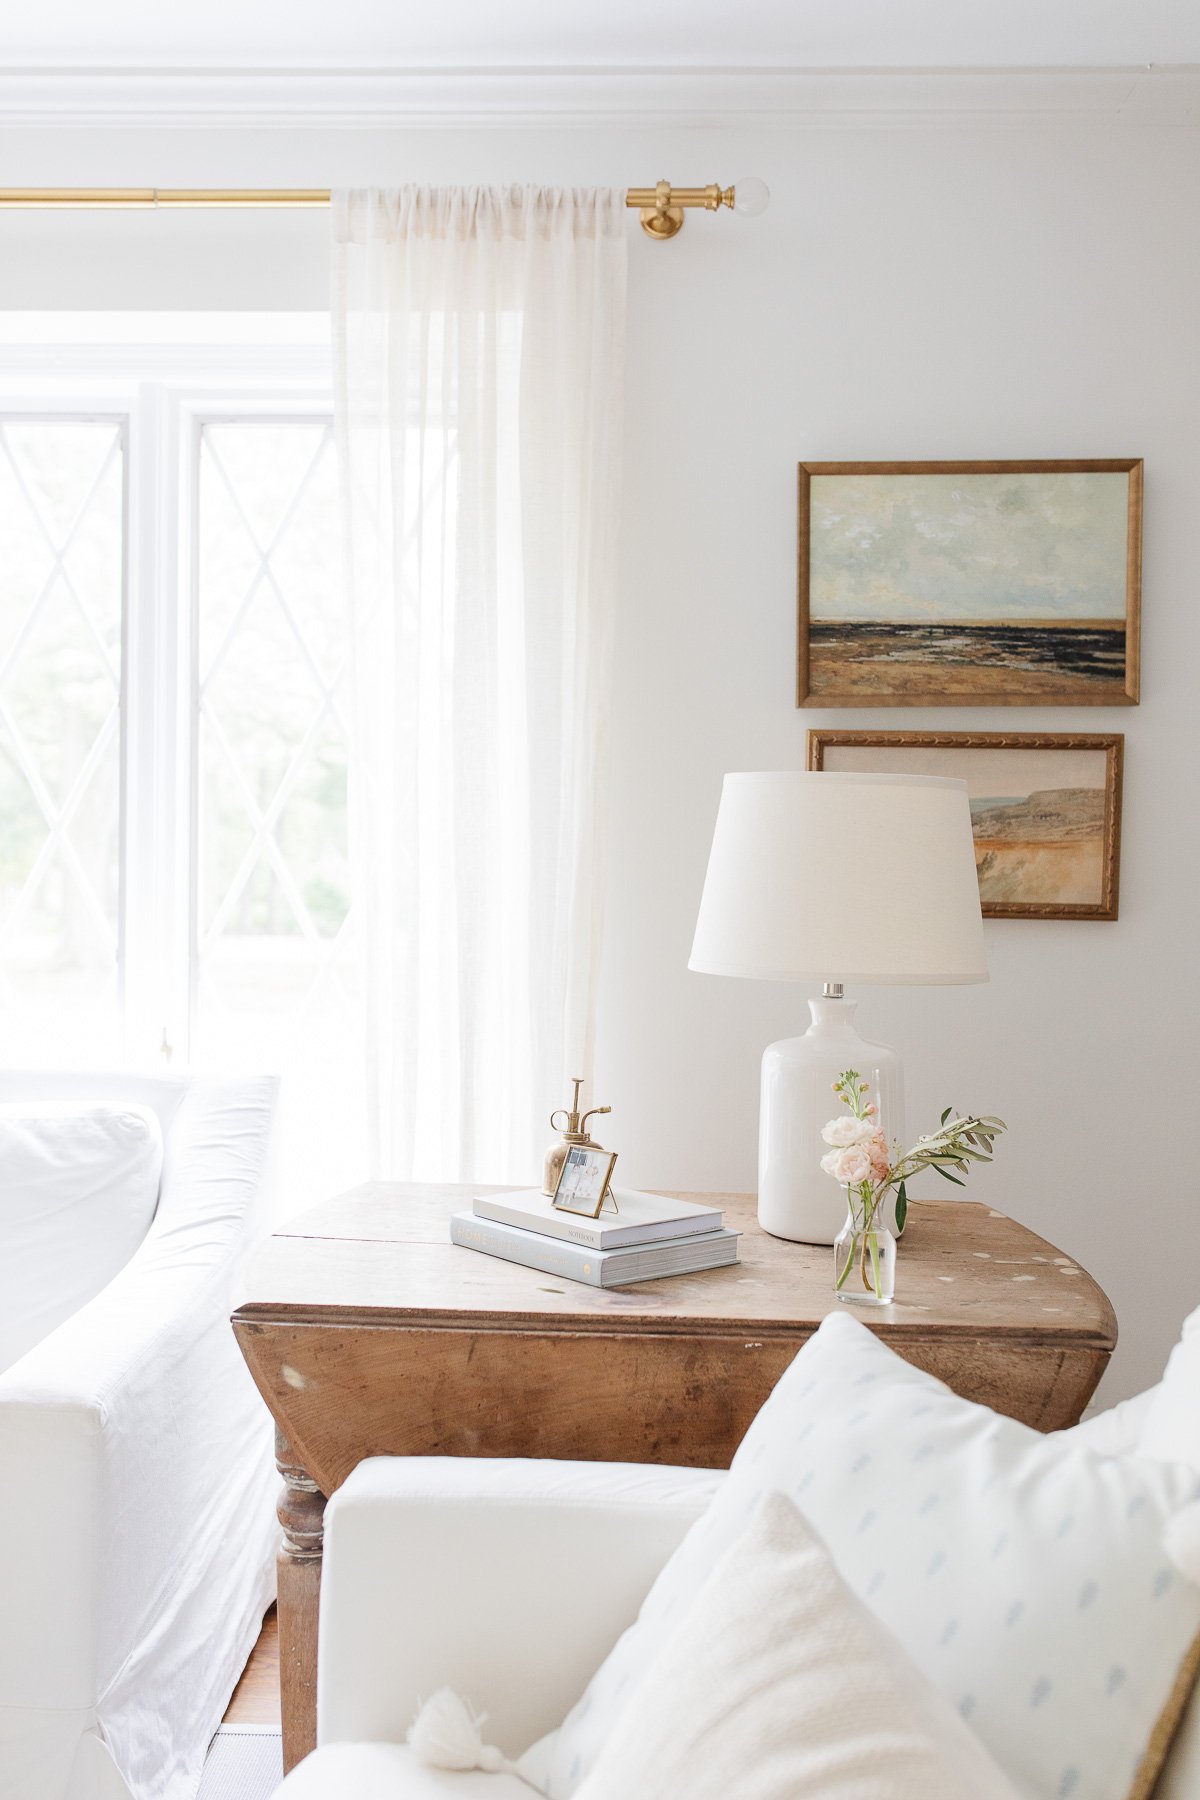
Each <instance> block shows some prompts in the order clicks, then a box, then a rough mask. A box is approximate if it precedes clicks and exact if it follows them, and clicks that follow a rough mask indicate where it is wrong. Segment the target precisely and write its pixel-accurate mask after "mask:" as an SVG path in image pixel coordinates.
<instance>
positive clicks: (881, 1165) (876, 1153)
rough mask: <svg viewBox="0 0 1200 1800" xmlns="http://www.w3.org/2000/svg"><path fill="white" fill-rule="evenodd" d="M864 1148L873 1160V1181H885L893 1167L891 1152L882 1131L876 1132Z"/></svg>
mask: <svg viewBox="0 0 1200 1800" xmlns="http://www.w3.org/2000/svg"><path fill="white" fill-rule="evenodd" d="M863 1148H864V1149H865V1150H866V1153H867V1155H868V1156H869V1157H870V1159H871V1179H872V1181H882V1180H884V1178H885V1177H886V1175H887V1172H888V1170H889V1169H890V1168H891V1166H892V1159H891V1152H890V1151H889V1150H888V1141H887V1139H886V1138H885V1137H884V1135H883V1133H882V1131H876V1132H874V1133H873V1134H872V1136H871V1137H870V1139H869V1140H868V1142H867V1143H866V1144H865V1145H864V1146H863Z"/></svg>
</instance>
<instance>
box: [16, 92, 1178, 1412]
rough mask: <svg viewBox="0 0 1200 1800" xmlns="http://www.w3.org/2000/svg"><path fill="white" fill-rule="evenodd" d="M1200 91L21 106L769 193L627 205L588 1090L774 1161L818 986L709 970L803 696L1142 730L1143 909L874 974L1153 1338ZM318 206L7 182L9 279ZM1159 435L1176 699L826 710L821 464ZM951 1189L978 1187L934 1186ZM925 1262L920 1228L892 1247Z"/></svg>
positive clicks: (46, 146) (885, 1030) (265, 250)
mask: <svg viewBox="0 0 1200 1800" xmlns="http://www.w3.org/2000/svg"><path fill="white" fill-rule="evenodd" d="M1198 151H1200V131H1197V130H1195V129H1190V128H1174V127H1171V128H1167V127H1158V126H1140V127H1135V126H1128V125H1121V126H1118V125H1111V124H1109V125H1105V124H1103V123H1096V122H1085V123H1080V124H1075V125H1069V124H1066V123H1061V122H1041V123H1037V122H1034V123H1030V124H1027V125H1023V126H1020V127H1017V126H1007V125H1006V126H1000V125H994V124H985V125H982V126H980V127H978V128H969V129H968V128H963V127H959V126H949V125H942V126H938V127H936V128H930V129H918V128H912V127H898V128H894V129H870V128H866V127H863V128H857V129H849V128H840V129H838V128H828V129H794V130H791V129H789V130H771V131H769V132H764V133H762V134H761V135H753V134H749V133H746V132H741V131H736V132H735V131H721V132H708V131H701V130H688V129H683V128H680V129H677V130H674V131H671V132H662V133H655V132H651V131H648V130H641V129H638V128H628V129H619V130H618V129H611V130H604V131H592V130H576V129H565V130H558V131H556V130H552V129H546V130H543V131H536V132H535V131H518V130H503V129H497V130H492V131H486V132H485V131H471V132H466V131H463V132H449V131H430V132H423V133H419V132H400V133H394V134H386V133H362V134H357V133H347V132H338V133H326V134H320V133H317V134H307V135H300V134H293V133H289V132H282V131H281V132H277V133H268V134H256V135H253V136H251V135H249V134H244V135H238V134H234V133H230V132H222V133H217V134H214V135H213V136H211V137H210V138H208V139H205V138H204V137H203V136H202V135H199V134H195V133H190V132H178V133H161V134H154V135H151V134H145V135H139V134H138V133H136V132H110V133H103V134H97V135H95V136H93V137H90V138H88V137H84V136H72V135H71V134H65V133H50V132H29V133H26V134H17V133H8V134H6V135H5V134H0V169H2V171H3V180H4V181H5V182H7V183H11V184H18V183H29V184H33V183H38V184H41V183H51V182H62V183H83V182H87V183H98V182H114V183H124V182H128V183H136V184H147V183H157V184H159V185H171V184H179V185H193V184H212V183H225V182H229V183H236V184H239V185H260V184H269V183H275V182H280V183H288V184H299V185H307V184H310V183H311V184H314V185H326V184H329V183H333V184H335V185H336V184H341V183H356V182H366V181H371V182H377V183H381V184H387V183H391V182H397V181H401V180H406V179H425V178H427V179H438V180H447V181H472V180H482V181H495V180H507V179H535V180H546V181H564V182H567V181H580V182H614V183H622V184H624V183H626V182H638V183H641V182H649V181H653V180H655V179H656V178H657V177H658V176H659V175H661V174H667V175H670V176H671V177H673V178H674V179H675V180H677V181H684V182H692V181H696V182H702V181H706V180H710V179H718V178H719V179H721V180H724V181H728V180H731V179H733V178H734V177H736V176H737V175H739V174H742V173H758V174H761V175H763V176H765V177H766V179H767V180H768V181H769V183H770V185H771V188H772V191H773V195H774V199H773V203H772V207H771V210H770V212H769V213H768V214H767V215H766V216H765V218H763V219H762V220H760V221H757V222H755V223H753V224H743V223H742V222H741V221H735V220H732V219H730V218H728V216H726V217H723V218H721V219H720V220H712V219H708V218H703V217H694V218H693V219H691V220H690V221H689V223H688V226H687V229H686V230H685V232H684V233H683V236H682V237H681V238H680V239H679V240H678V241H676V242H675V243H673V244H670V245H654V244H651V243H650V242H649V241H648V240H645V239H644V238H643V237H642V235H641V234H640V233H639V232H637V231H636V228H635V227H633V226H632V223H631V256H632V267H631V284H630V354H629V386H628V457H627V502H626V517H625V549H624V561H623V575H622V592H621V620H620V629H619V634H618V658H617V692H616V705H615V716H614V771H613V784H612V832H611V874H610V880H609V891H608V939H607V948H606V956H605V965H604V975H603V992H602V1024H601V1041H600V1047H599V1067H598V1093H597V1097H598V1098H599V1099H601V1100H604V1101H609V1102H611V1103H612V1105H613V1107H614V1115H613V1121H612V1128H611V1133H610V1134H609V1135H610V1141H611V1142H612V1143H613V1144H614V1145H615V1146H616V1147H617V1148H618V1149H619V1150H620V1151H621V1158H622V1161H621V1167H622V1169H623V1171H624V1174H625V1178H626V1179H627V1180H630V1181H634V1182H641V1183H646V1184H651V1185H653V1184H663V1185H667V1184H671V1185H676V1186H680V1187H696V1188H726V1189H733V1188H750V1187H752V1186H753V1184H754V1164H755V1133H756V1110H757V1065H758V1058H759V1055H760V1052H761V1050H762V1047H763V1045H764V1044H765V1043H767V1042H768V1041H769V1040H770V1039H771V1038H773V1037H777V1036H781V1035H785V1034H789V1033H791V1032H792V1031H794V1030H797V1029H801V1028H802V1014H803V1005H802V996H801V995H800V994H798V993H795V992H792V991H790V990H788V989H787V988H785V987H782V986H781V987H770V986H760V985H758V984H753V983H742V982H726V981H721V980H717V979H710V978H706V977H701V976H695V975H690V974H689V973H688V972H687V969H686V961H687V954H688V949H689V945H690V941H691V931H692V926H693V923H694V917H695V908H696V902H697V899H698V896H699V891H700V884H701V880H702V877H703V871H704V865H705V859H706V856H707V849H708V840H709V834H710V830H711V825H712V820H713V816H714V812H715V808H716V801H717V795H718V791H719V786H720V778H721V775H722V773H723V772H724V771H725V770H727V769H738V768H742V769H752V768H772V767H799V766H802V764H803V760H804V749H805V744H804V737H805V730H806V728H807V727H808V726H810V725H822V724H823V725H836V724H850V723H854V724H858V725H870V724H876V725H886V726H890V727H902V726H906V725H911V726H924V727H931V726H941V727H943V728H956V727H957V728H967V727H975V728H993V729H994V728H998V727H999V726H1005V727H1011V728H1013V729H1041V730H1065V729H1076V730H1078V729H1092V730H1102V729H1114V728H1115V729H1119V730H1123V731H1125V732H1126V734H1127V745H1126V751H1127V768H1126V785H1125V825H1124V836H1123V868H1122V883H1121V889H1122V892H1121V919H1120V921H1119V923H1117V924H1111V925H1109V924H1092V923H1063V924H1052V923H1026V922H1010V921H1005V922H995V923H992V924H990V925H989V926H988V938H989V946H990V956H991V966H992V982H991V985H990V986H989V987H986V988H967V989H961V990H954V989H930V990H911V991H904V990H884V989H880V990H876V991H875V992H873V993H868V994H864V995H863V996H862V1007H861V1010H860V1019H861V1022H862V1024H863V1026H864V1029H865V1031H866V1032H867V1034H868V1035H872V1034H874V1035H877V1036H879V1037H881V1038H883V1039H884V1040H885V1041H887V1042H891V1043H893V1044H896V1045H897V1046H898V1047H900V1048H902V1049H904V1051H905V1052H906V1054H907V1057H908V1070H909V1119H910V1125H911V1126H913V1127H914V1128H919V1127H920V1126H921V1125H922V1124H923V1122H924V1120H926V1119H930V1118H932V1117H933V1116H934V1115H935V1113H936V1112H938V1111H940V1109H941V1108H942V1107H943V1106H944V1105H946V1104H947V1103H948V1102H953V1103H954V1104H955V1105H957V1106H961V1107H978V1108H982V1109H986V1110H989V1111H993V1110H994V1111H997V1112H999V1113H1001V1114H1002V1115H1003V1116H1004V1117H1005V1118H1007V1120H1008V1121H1009V1123H1010V1126H1011V1128H1012V1129H1011V1135H1010V1136H1009V1137H1008V1138H1007V1139H1005V1140H1004V1141H1003V1142H1002V1144H1001V1146H1000V1149H999V1155H998V1160H997V1163H996V1166H995V1167H994V1168H993V1169H991V1170H988V1171H984V1172H983V1173H981V1174H979V1175H977V1176H976V1177H975V1178H974V1179H973V1182H972V1191H973V1194H974V1196H975V1197H977V1198H986V1199H987V1200H989V1201H990V1202H991V1203H993V1204H995V1205H998V1206H1001V1207H1003V1208H1005V1209H1006V1210H1007V1211H1010V1212H1012V1213H1013V1214H1015V1215H1016V1216H1017V1217H1018V1218H1020V1219H1022V1220H1024V1221H1025V1222H1026V1223H1028V1224H1030V1225H1032V1226H1033V1227H1034V1228H1035V1229H1037V1230H1039V1231H1041V1232H1043V1233H1044V1234H1045V1235H1046V1236H1048V1237H1049V1238H1051V1239H1052V1240H1054V1241H1055V1242H1056V1243H1057V1244H1059V1245H1060V1246H1062V1247H1063V1248H1064V1249H1066V1250H1067V1251H1069V1252H1071V1253H1072V1254H1074V1255H1077V1256H1078V1257H1080V1258H1081V1260H1082V1261H1083V1262H1085V1263H1086V1264H1087V1266H1088V1267H1089V1268H1090V1269H1091V1270H1092V1271H1093V1272H1094V1273H1095V1274H1096V1276H1097V1277H1098V1278H1099V1280H1100V1281H1101V1282H1102V1283H1103V1284H1104V1286H1105V1287H1106V1288H1107V1290H1108V1292H1109V1293H1110V1295H1111V1296H1112V1298H1113V1301H1114V1303H1115V1305H1116V1308H1117V1312H1118V1315H1119V1317H1120V1320H1121V1325H1122V1331H1123V1341H1122V1346H1121V1348H1120V1350H1119V1351H1118V1355H1117V1359H1116V1363H1115V1366H1114V1368H1113V1371H1112V1373H1111V1374H1110V1376H1109V1378H1108V1381H1107V1384H1106V1390H1105V1391H1106V1393H1107V1394H1108V1395H1109V1396H1110V1397H1112V1398H1116V1397H1119V1396H1120V1395H1121V1394H1124V1393H1127V1392H1131V1391H1133V1390H1134V1389H1136V1388H1137V1387H1139V1386H1142V1385H1145V1384H1146V1383H1147V1382H1148V1381H1150V1380H1151V1379H1153V1377H1154V1375H1155V1373H1156V1372H1157V1370H1158V1369H1159V1368H1160V1367H1161V1364H1162V1361H1163V1358H1164V1355H1165V1353H1166V1350H1167V1349H1168V1347H1169V1344H1170V1342H1171V1341H1172V1340H1173V1338H1174V1335H1175V1333H1176V1330H1177V1327H1178V1323H1179V1320H1180V1318H1181V1317H1182V1316H1183V1314H1184V1312H1185V1311H1186V1310H1188V1309H1189V1308H1190V1306H1191V1305H1193V1304H1194V1303H1196V1302H1198V1301H1200V1277H1198V1275H1197V1273H1196V1271H1195V1269H1194V1267H1193V1265H1192V1263H1191V1258H1190V1251H1191V1247H1192V1243H1193V1241H1194V1239H1195V1232H1194V1228H1193V1212H1194V1208H1195V1205H1196V1190H1197V1183H1196V1180H1195V1177H1194V1175H1193V1169H1192V1156H1193V1154H1194V1151H1193V1145H1194V1143H1195V1141H1196V1131H1195V1127H1194V1125H1193V1123H1192V1117H1191V1111H1190V1109H1191V1106H1192V1105H1193V1104H1194V1103H1195V1089H1196V1083H1195V1080H1194V1076H1193V1070H1194V1068H1195V1065H1196V1058H1197V1050H1198V1048H1200V1045H1198V1041H1197V1040H1198V1035H1200V1034H1198V1029H1197V1022H1196V1021H1197V1010H1198V1009H1197V1000H1198V998H1200V991H1198V990H1200V980H1198V972H1197V958H1196V954H1195V950H1194V928H1193V920H1194V917H1195V913H1196V906H1197V894H1198V892H1200V856H1198V846H1197V823H1196V802H1195V797H1194V786H1195V770H1196V767H1197V751H1198V749H1200V712H1198V710H1197V706H1196V691H1197V669H1198V668H1200V607H1198V605H1197V597H1196V585H1197V583H1196V568H1197V560H1198V559H1197V547H1196V542H1195V530H1196V527H1195V518H1196V503H1195V495H1196V494H1197V492H1200V431H1198V420H1200V357H1198V355H1197V350H1198V337H1200V233H1198V231H1197V228H1196V221H1197V219H1198V218H1200V154H1198ZM325 228H326V227H325V220H324V217H323V215H320V214H315V215H302V216H294V217H287V216H271V217H268V218H264V217H263V216H262V215H255V216H253V217H250V218H238V217H234V216H230V215H197V214H190V215H186V216H180V217H176V218H169V217H143V216H125V217H119V216H111V215H109V216H99V217H97V216H91V217H82V218H81V217H78V216H76V217H73V218H66V219H64V218H53V217H50V218H48V217H45V216H39V217H36V218H33V217H29V218H21V217H16V216H13V215H7V216H5V217H2V218H0V247H2V248H0V306H4V307H21V308H31V307H39V306H53V307H59V306H70V307H89V306H98V307H104V306H133V307H139V308H146V307H156V306H173V307H183V308H190V307H206V306H231V307H235V308H239V309H240V308H244V307H248V306H251V307H252V306H262V307H276V306H284V307H286V306H295V307H313V306H321V305H323V304H324V302H325V296H326V291H327V288H326V279H325V269H324V234H325ZM1129 455H1139V456H1144V457H1145V459H1146V545H1145V608H1144V640H1143V696H1144V698H1143V702H1142V705H1141V706H1140V707H1137V708H1122V709H1111V710H1100V709H1093V708H1088V709H1079V710H1076V711H1070V710H1067V709H1057V708H1055V709H1048V708H1047V709H1041V708H1038V709H1028V710H1015V709H1008V710H1005V711H1004V712H1003V713H998V712H995V711H992V712H989V711H986V710H982V709H962V710H959V709H943V710H938V711H931V710H925V711H914V712H912V713H897V712H895V711H890V712H888V713H886V714H883V713H880V714H873V713H871V712H869V711H866V710H856V711H855V712H854V713H853V714H850V713H834V712H824V711H822V712H817V711H807V710H802V711H797V710H796V708H795V706H794V704H793V681H794V676H793V663H794V649H795V618H794V614H795V601H794V596H795V498H794V487H795V465H796V463H797V461H798V460H800V459H802V458H803V459H821V458H835V457H848V458H850V457H853V458H864V459H865V458H893V457H895V458H917V457H955V458H957V457H963V458H966V457H1030V456H1034V457H1036V456H1129ZM943 1191H946V1190H943ZM902 1282H903V1270H902V1269H901V1283H902Z"/></svg>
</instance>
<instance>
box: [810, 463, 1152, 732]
mask: <svg viewBox="0 0 1200 1800" xmlns="http://www.w3.org/2000/svg"><path fill="white" fill-rule="evenodd" d="M1141 554H1142V464H1141V462H1140V460H1138V459H1137V458H1126V459H1124V460H1117V461H1074V462H962V463H950V462H914V463H802V464H801V465H800V631H799V668H798V682H797V704H798V705H800V706H1131V705H1135V704H1136V702H1137V698H1138V652H1139V625H1140V617H1141Z"/></svg>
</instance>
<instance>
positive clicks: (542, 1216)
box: [474, 1187, 724, 1250]
mask: <svg viewBox="0 0 1200 1800" xmlns="http://www.w3.org/2000/svg"><path fill="white" fill-rule="evenodd" d="M613 1197H614V1198H615V1200H616V1202H617V1207H618V1211H616V1212H609V1211H607V1210H606V1211H604V1212H602V1213H601V1214H600V1217H599V1218H598V1219H585V1218H580V1216H579V1214H578V1213H571V1212H565V1211H563V1210H562V1208H560V1207H556V1206H552V1205H551V1203H550V1201H549V1199H548V1198H547V1197H546V1195H545V1194H543V1193H542V1191H541V1189H540V1188H522V1190H521V1192H520V1193H518V1194H480V1195H479V1196H478V1197H477V1198H476V1200H475V1203H474V1210H475V1216H476V1217H477V1218H480V1219H495V1220H496V1221H497V1222H498V1223H499V1224H501V1225H516V1226H518V1227H519V1228H520V1229H521V1230H522V1231H540V1232H542V1233H543V1234H544V1235H545V1236H546V1237H556V1238H565V1239H566V1240H567V1241H568V1242H569V1243H572V1244H586V1245H587V1247H588V1249H589V1250H619V1249H622V1248H623V1247H625V1246H626V1245H629V1244H653V1243H655V1242H657V1241H658V1240H659V1239H660V1238H682V1237H692V1236H694V1235H698V1234H699V1233H701V1232H706V1231H719V1230H720V1229H721V1226H722V1224H723V1223H724V1215H723V1214H722V1212H721V1209H720V1207H719V1206H697V1204H696V1203H695V1201H693V1200H670V1199H668V1198H667V1196H666V1195H665V1194H643V1193H642V1192H640V1190H639V1189H637V1188H621V1187H618V1188H614V1189H613Z"/></svg>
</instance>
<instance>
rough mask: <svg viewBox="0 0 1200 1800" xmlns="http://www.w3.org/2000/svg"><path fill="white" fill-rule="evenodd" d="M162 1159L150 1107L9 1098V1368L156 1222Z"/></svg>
mask: <svg viewBox="0 0 1200 1800" xmlns="http://www.w3.org/2000/svg"><path fill="white" fill-rule="evenodd" d="M162 1164H163V1143H162V1131H161V1129H160V1127H159V1123H158V1119H157V1117H156V1115H155V1114H154V1112H152V1111H151V1110H150V1108H149V1107H144V1106H118V1105H95V1106H89V1105H84V1104H76V1103H74V1102H69V1101H44V1102H40V1103H39V1102H34V1101H7V1102H5V1103H4V1104H3V1105H0V1371H3V1370H4V1369H7V1368H9V1367H11V1365H12V1364H13V1363H15V1362H16V1361H17V1360H18V1358H19V1357H22V1356H24V1355H25V1353H26V1351H28V1350H32V1348H33V1346H34V1345H35V1344H38V1343H40V1342H41V1341H42V1339H43V1338H44V1337H48V1336H49V1334H50V1333H51V1332H52V1331H53V1330H54V1329H55V1328H56V1326H59V1325H61V1324H62V1323H63V1321H64V1320H65V1319H69V1318H70V1317H71V1315H72V1313H76V1312H78V1311H79V1309H80V1307H81V1306H85V1305H86V1304H87V1302H88V1301H89V1300H91V1299H94V1297H95V1296H96V1295H97V1294H98V1293H99V1292H100V1290H101V1288H103V1287H106V1286H107V1285H108V1283H109V1282H110V1281H111V1280H112V1278H113V1276H114V1275H116V1274H118V1273H119V1272H120V1271H121V1269H123V1268H124V1266H125V1264H126V1263H127V1262H128V1261H129V1259H130V1257H131V1256H132V1255H133V1253H134V1251H135V1250H136V1249H137V1247H138V1245H139V1244H140V1243H141V1241H142V1239H143V1238H144V1237H145V1235H146V1233H147V1231H149V1229H150V1225H151V1222H152V1220H153V1218H154V1213H155V1209H156V1207H157V1205H158V1188H159V1181H160V1178H161V1176H162Z"/></svg>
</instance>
